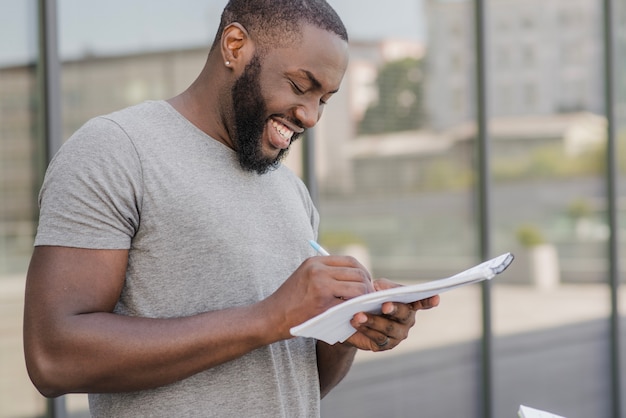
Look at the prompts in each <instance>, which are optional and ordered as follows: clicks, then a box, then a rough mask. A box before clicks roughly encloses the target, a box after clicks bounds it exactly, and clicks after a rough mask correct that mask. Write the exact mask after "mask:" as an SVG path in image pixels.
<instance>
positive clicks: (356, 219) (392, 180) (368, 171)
mask: <svg viewBox="0 0 626 418" xmlns="http://www.w3.org/2000/svg"><path fill="white" fill-rule="evenodd" d="M348 3H349V2H347V1H340V0H337V1H334V2H333V1H331V4H333V5H335V4H336V7H337V11H338V12H339V14H340V16H345V17H346V19H345V21H346V24H347V25H348V31H349V32H350V33H351V34H352V36H351V39H352V45H351V51H350V52H351V64H350V66H349V68H348V72H347V74H346V77H345V79H344V83H343V86H342V89H341V90H340V92H339V93H338V94H337V95H335V97H333V99H332V100H331V102H330V103H329V105H328V107H327V109H326V111H325V113H324V117H323V118H322V120H321V121H320V123H319V125H318V127H316V132H315V147H316V150H317V154H316V170H317V173H318V176H319V178H318V180H319V191H320V196H319V210H320V214H321V226H320V242H321V243H322V245H325V246H326V247H328V249H329V250H331V252H334V253H337V254H342V253H343V254H351V255H354V256H356V257H357V258H359V259H360V260H362V261H364V262H366V263H367V265H368V267H370V268H371V271H372V272H373V275H374V276H375V277H386V278H389V279H391V280H394V281H398V282H400V283H417V282H420V281H426V280H432V279H436V278H441V277H446V276H448V275H452V274H454V273H456V272H457V271H459V270H461V269H463V268H467V267H470V266H471V265H473V264H475V263H476V262H477V258H476V254H477V242H478V241H477V226H476V223H475V215H474V209H473V197H472V194H473V189H474V187H475V183H474V178H475V176H474V167H473V147H474V142H475V139H474V138H473V135H472V133H471V132H473V124H472V121H471V118H470V116H469V115H470V113H471V112H473V107H472V102H471V100H472V97H471V94H468V93H467V92H468V91H471V89H470V88H469V87H468V86H470V85H471V80H469V79H468V78H467V77H468V74H470V73H471V72H472V69H471V68H470V67H469V66H470V65H471V62H472V61H473V60H472V59H471V56H472V55H471V52H468V49H467V45H466V43H467V39H468V38H470V37H471V26H472V25H471V22H470V21H469V19H471V16H472V13H473V11H472V7H471V4H470V3H468V2H454V3H452V2H446V3H444V2H428V5H427V6H428V7H425V9H424V11H423V13H424V16H425V20H426V21H427V22H428V25H427V26H428V28H429V31H428V33H427V34H423V35H421V34H420V33H419V31H418V28H419V27H420V26H418V25H416V24H415V23H413V26H412V27H413V28H414V29H413V30H414V31H415V32H414V34H413V36H412V37H410V38H409V39H406V40H405V41H406V42H405V44H406V45H407V46H405V49H404V54H403V55H402V56H394V57H391V58H390V57H387V56H385V54H384V51H385V50H386V48H390V47H391V45H392V44H393V43H394V42H397V39H399V38H400V39H401V38H402V37H401V36H400V33H399V32H397V31H400V30H402V29H401V27H399V25H396V27H395V28H394V25H393V24H389V22H394V20H395V19H396V18H397V17H398V16H405V15H408V14H409V10H408V9H409V6H408V2H397V3H394V6H397V7H398V8H399V9H400V8H402V9H401V10H402V12H401V13H388V8H387V7H386V6H385V7H383V6H382V5H380V3H378V2H371V4H375V6H372V7H375V13H374V16H373V17H372V19H373V20H372V21H371V24H365V25H364V24H363V21H364V19H365V18H366V17H365V16H363V15H361V16H360V20H361V21H360V22H353V21H351V19H350V16H351V15H353V14H354V13H353V12H351V11H350V10H348V9H347V4H348ZM367 3H368V4H369V2H367ZM360 4H361V3H360ZM382 16H384V17H382ZM377 21H380V23H377ZM385 24H387V25H389V26H390V27H391V28H392V29H390V30H389V32H388V33H386V34H385V36H381V37H380V38H379V39H376V40H375V41H370V42H363V40H362V38H360V37H359V35H361V34H360V33H359V28H362V27H364V26H367V27H369V26H383V25H385ZM361 30H362V29H361ZM361 36H362V35H361ZM408 41H411V42H413V43H415V44H416V46H418V47H410V42H408ZM426 45H427V48H425V46H426ZM363 66H367V67H368V68H375V69H376V72H377V76H376V77H375V81H374V82H373V84H372V83H371V82H370V83H368V84H367V85H363V84H362V83H360V82H359V80H358V79H357V77H356V76H355V74H360V72H361V70H360V68H361V67H363ZM416 69H417V70H418V71H417V74H421V75H422V76H420V77H412V74H415V73H416V71H415V70H416ZM372 85H373V86H374V88H375V89H376V91H377V93H376V94H375V95H371V96H370V97H373V99H372V100H371V101H369V102H368V103H367V104H366V106H365V107H366V110H365V111H364V112H363V113H362V114H357V113H356V112H354V109H355V108H361V107H362V106H363V103H362V102H360V101H359V100H360V98H361V97H364V95H361V94H359V91H362V90H364V89H371V88H372ZM398 86H402V88H398ZM427 88H428V91H427V90H426V89H427ZM407 91H410V92H411V95H410V97H411V100H410V101H409V100H405V98H406V97H407ZM407 112H408V113H407ZM355 114H357V115H358V116H357V117H354V116H353V115H355ZM361 115H362V116H361ZM407 116H408V119H409V121H408V122H410V123H408V122H407ZM480 324H481V310H480V287H478V286H470V287H468V288H465V289H461V290H459V291H456V292H450V293H447V294H445V295H442V303H441V306H440V307H438V308H436V309H433V310H431V311H428V312H420V313H418V315H417V325H416V326H415V328H414V329H413V331H412V334H411V335H410V336H409V339H408V340H407V341H405V342H404V343H403V344H401V345H400V346H399V347H398V348H397V349H396V350H393V351H392V352H389V353H379V354H375V353H359V354H357V359H356V363H355V365H354V367H353V369H352V371H351V372H350V374H349V375H348V377H347V378H346V380H345V381H344V382H342V384H341V385H340V386H339V387H338V388H337V389H336V390H335V391H333V392H331V393H330V394H329V395H328V396H327V397H326V398H325V399H324V401H323V408H324V409H323V411H324V414H325V415H328V416H348V415H350V416H357V415H363V416H374V415H391V416H410V415H413V414H414V413H415V411H420V414H422V415H423V416H425V417H426V416H447V417H452V416H467V411H468V410H478V408H479V403H480V398H479V397H478V396H476V394H477V393H479V392H480V383H479V382H478V381H477V380H476V377H477V376H479V375H480V362H479V359H480V338H481V325H480ZM382 386H384V387H385V389H384V390H381V387H382ZM442 390H444V391H446V393H447V395H446V396H448V397H449V398H451V399H455V401H454V402H441V397H440V393H441V391H442ZM435 411H436V412H435Z"/></svg>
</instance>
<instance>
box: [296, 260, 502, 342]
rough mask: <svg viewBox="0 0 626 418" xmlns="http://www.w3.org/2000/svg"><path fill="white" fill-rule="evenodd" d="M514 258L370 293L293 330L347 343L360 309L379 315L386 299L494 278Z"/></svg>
mask: <svg viewBox="0 0 626 418" xmlns="http://www.w3.org/2000/svg"><path fill="white" fill-rule="evenodd" d="M512 261H513V254H511V253H505V254H502V255H500V256H498V257H495V258H492V259H491V260H488V261H485V262H483V263H481V264H479V265H477V266H474V267H472V268H470V269H467V270H465V271H463V272H461V273H458V274H456V275H454V276H451V277H448V278H444V279H439V280H433V281H430V282H427V283H420V284H415V285H409V286H401V287H396V288H393V289H387V290H381V291H378V292H373V293H368V294H366V295H362V296H359V297H356V298H354V299H350V300H347V301H345V302H343V303H341V304H339V305H336V306H333V307H332V308H330V309H328V310H327V311H326V312H323V313H321V314H319V315H317V316H316V317H314V318H311V319H309V320H308V321H306V322H303V323H302V324H300V325H298V326H295V327H293V328H291V330H290V332H291V335H293V336H300V337H313V338H316V339H318V340H322V341H325V342H326V343H328V344H335V343H337V342H343V341H345V340H346V339H348V338H349V337H350V336H351V335H352V334H354V333H355V332H356V330H355V329H354V328H353V327H352V325H350V320H351V319H352V317H353V316H354V315H355V314H356V313H358V312H370V313H376V314H379V313H380V312H381V307H382V304H383V303H385V302H402V303H410V302H415V301H418V300H422V299H426V298H429V297H431V296H434V295H438V294H440V293H443V292H447V291H449V290H452V289H455V288H457V287H460V286H465V285H468V284H471V283H478V282H481V281H483V280H486V279H492V278H493V277H495V276H496V275H497V274H500V273H501V272H503V271H504V269H506V268H507V267H508V266H509V264H511V262H512Z"/></svg>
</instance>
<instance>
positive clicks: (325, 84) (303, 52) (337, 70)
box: [263, 24, 348, 91]
mask: <svg viewBox="0 0 626 418" xmlns="http://www.w3.org/2000/svg"><path fill="white" fill-rule="evenodd" d="M347 66H348V44H347V42H345V41H344V40H343V39H341V38H340V37H339V36H337V35H336V34H334V33H332V32H328V31H326V30H323V29H320V28H318V27H316V26H313V25H308V24H307V25H303V26H302V27H301V36H300V37H299V38H298V40H296V41H295V42H292V43H290V44H289V45H288V46H285V47H279V48H273V49H271V50H269V51H268V52H267V53H266V54H265V56H264V59H263V67H264V69H266V70H270V71H273V72H278V73H279V74H289V73H302V72H309V73H310V74H312V75H313V76H314V77H315V78H316V79H317V80H319V81H320V82H321V84H322V88H324V89H325V90H328V91H334V90H337V89H338V88H339V84H340V83H341V79H342V78H343V75H344V73H345V71H346V68H347Z"/></svg>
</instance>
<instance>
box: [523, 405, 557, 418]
mask: <svg viewBox="0 0 626 418" xmlns="http://www.w3.org/2000/svg"><path fill="white" fill-rule="evenodd" d="M517 414H518V415H519V418H565V417H562V416H560V415H554V414H551V413H549V412H545V411H540V410H538V409H533V408H529V407H527V406H524V405H520V407H519V412H518V413H517Z"/></svg>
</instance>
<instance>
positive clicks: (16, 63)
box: [0, 0, 45, 417]
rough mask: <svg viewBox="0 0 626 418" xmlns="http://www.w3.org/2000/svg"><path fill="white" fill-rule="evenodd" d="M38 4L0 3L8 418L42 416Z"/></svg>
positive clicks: (2, 406)
mask: <svg viewBox="0 0 626 418" xmlns="http://www.w3.org/2000/svg"><path fill="white" fill-rule="evenodd" d="M37 13H38V11H37V2H36V1H34V0H28V1H19V2H14V1H10V0H0V16H2V18H1V19H0V20H1V21H2V23H1V24H0V370H2V373H0V417H16V416H20V417H26V416H41V415H42V414H43V412H44V410H45V401H44V399H43V397H41V396H40V395H39V394H38V392H37V391H36V390H35V388H34V387H33V385H32V384H31V382H30V380H29V378H28V375H27V373H26V367H25V364H24V354H23V350H22V312H23V310H24V306H23V305H24V283H25V277H26V270H27V268H28V261H29V259H30V255H31V253H32V245H33V235H34V231H35V228H36V218H37V206H36V203H37V200H36V197H37V191H38V189H39V182H40V176H41V172H42V169H43V165H44V161H43V159H42V158H43V153H42V148H41V133H42V132H41V125H40V119H39V110H40V105H41V97H40V95H39V91H38V88H37V74H36V71H37V68H38V59H37V56H38V49H37V36H38V31H37Z"/></svg>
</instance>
